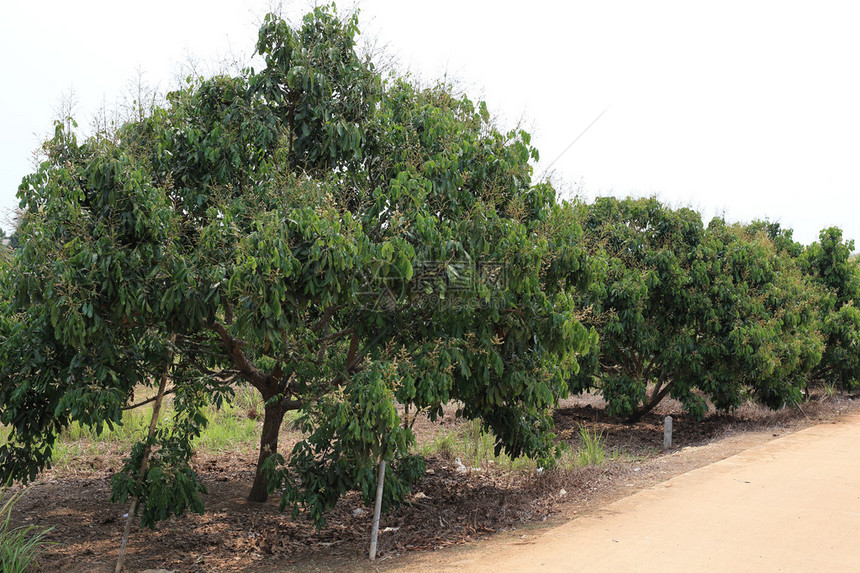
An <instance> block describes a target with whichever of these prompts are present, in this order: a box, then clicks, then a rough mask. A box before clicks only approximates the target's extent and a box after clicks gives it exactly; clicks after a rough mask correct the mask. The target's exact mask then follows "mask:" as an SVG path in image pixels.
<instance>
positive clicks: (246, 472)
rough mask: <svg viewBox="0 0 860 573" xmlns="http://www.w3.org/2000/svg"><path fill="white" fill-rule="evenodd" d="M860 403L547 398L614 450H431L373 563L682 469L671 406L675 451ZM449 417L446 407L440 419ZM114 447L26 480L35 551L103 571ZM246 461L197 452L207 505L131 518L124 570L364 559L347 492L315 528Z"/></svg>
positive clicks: (118, 534) (423, 432)
mask: <svg viewBox="0 0 860 573" xmlns="http://www.w3.org/2000/svg"><path fill="white" fill-rule="evenodd" d="M858 407H860V400H848V399H846V398H842V399H839V400H829V401H816V402H812V403H809V404H806V405H804V407H803V411H800V410H796V409H786V410H782V411H777V412H768V411H765V410H762V409H760V408H756V407H753V406H745V407H744V408H741V409H740V410H739V411H738V412H737V413H735V414H734V415H730V416H729V415H714V416H710V417H708V418H707V419H706V420H704V421H703V422H698V423H696V422H691V421H688V420H685V419H684V418H683V417H682V416H678V415H677V414H678V412H677V411H676V410H677V404H672V403H667V405H665V406H663V407H662V408H661V410H659V411H657V412H656V413H653V414H650V415H648V416H646V418H645V419H644V420H643V421H641V422H640V423H638V424H636V425H630V424H625V423H623V422H619V421H618V420H613V419H611V418H609V417H607V416H606V415H605V413H604V412H603V410H602V409H601V408H600V407H599V400H597V399H595V398H590V397H585V398H578V399H575V400H569V401H566V402H564V403H563V404H562V405H561V406H560V407H559V409H558V410H557V411H556V416H555V418H556V426H557V429H558V431H559V433H560V435H562V436H563V437H565V439H566V440H567V441H568V443H569V444H571V445H572V446H573V447H575V446H576V444H577V443H578V435H577V433H578V429H579V427H580V425H584V426H586V427H588V428H589V429H590V430H591V431H593V432H600V433H601V434H602V435H603V436H604V439H605V440H606V447H607V448H608V449H609V450H610V451H615V452H617V453H619V454H621V455H620V457H618V459H614V460H612V461H609V462H608V463H605V464H603V465H600V466H588V467H584V468H575V469H568V470H548V471H544V472H542V473H540V474H538V473H536V472H534V471H517V472H510V471H503V470H501V469H500V468H497V467H494V466H493V464H485V465H484V466H483V467H481V468H471V469H470V470H469V471H468V472H466V473H460V472H458V471H457V470H456V467H455V464H454V462H453V461H452V460H450V459H446V458H444V457H439V456H435V457H431V458H429V459H428V464H427V466H428V472H427V476H425V477H424V478H423V479H422V480H421V481H420V482H419V483H418V484H417V487H416V488H415V491H414V492H413V494H412V496H411V497H410V503H409V504H406V505H404V506H403V507H401V508H400V509H398V510H396V511H395V512H393V513H392V514H390V515H387V516H384V517H383V520H382V533H381V534H380V540H379V549H378V553H377V555H378V558H379V561H377V563H378V564H379V566H381V567H385V566H386V564H396V563H397V562H398V559H403V558H402V557H398V556H403V555H407V554H410V553H411V552H416V551H431V550H438V549H441V548H444V547H448V546H451V545H457V544H463V543H466V542H469V541H472V540H474V539H478V538H481V537H484V536H487V535H489V534H492V533H495V532H498V531H501V530H509V529H512V528H516V527H518V526H521V525H523V524H528V523H536V522H537V523H540V522H541V521H544V520H546V519H547V518H549V517H550V516H553V515H557V514H564V515H566V516H570V515H572V514H575V513H577V511H587V510H588V509H589V508H593V507H595V506H597V505H599V504H600V503H603V502H605V501H607V500H608V499H609V498H610V497H612V496H613V495H614V496H616V497H617V496H619V495H622V494H624V492H625V490H624V488H625V487H626V488H631V487H634V486H637V485H642V484H646V483H653V482H655V481H660V480H661V479H666V478H667V477H670V476H671V475H673V474H674V473H680V472H682V471H687V469H688V465H689V462H682V461H681V457H679V456H673V455H671V453H672V452H668V453H667V452H662V451H661V449H660V448H661V446H662V440H663V416H665V415H666V414H667V413H672V414H673V415H675V420H674V432H673V439H674V444H673V445H674V449H673V450H672V451H673V452H678V451H679V450H681V449H683V448H688V447H690V446H700V445H703V444H710V443H714V441H715V440H719V439H721V438H723V437H725V436H731V435H736V434H738V433H741V432H756V431H761V430H767V431H771V430H772V431H773V432H774V435H777V434H779V433H784V432H786V431H792V430H794V429H798V428H800V427H803V426H805V425H809V424H811V423H813V422H816V421H820V420H825V419H830V418H833V417H835V416H839V415H842V414H844V413H846V412H848V411H856V409H857V408H858ZM456 424H457V423H456V422H453V421H452V420H451V419H450V418H448V419H446V420H445V427H446V428H450V427H452V425H453V426H456ZM436 432H438V426H435V425H430V424H429V423H423V424H422V425H421V426H419V428H418V432H417V433H418V435H419V440H420V439H432V436H435V435H436ZM119 454H120V453H119V452H116V453H108V454H106V455H104V456H99V457H96V458H95V459H90V460H86V463H85V464H83V460H82V465H81V467H79V468H77V469H75V470H70V469H68V468H66V469H65V470H61V471H60V470H52V472H51V473H49V474H47V475H45V476H44V477H42V478H41V479H40V480H39V481H38V482H36V483H35V484H32V485H30V486H28V487H27V488H26V490H25V492H24V495H23V497H22V498H21V499H20V500H19V502H18V504H17V505H16V508H15V509H16V513H15V521H16V523H18V524H26V525H40V526H50V527H54V530H53V531H52V532H51V534H50V537H49V538H50V540H51V541H53V542H56V543H57V544H56V545H53V546H50V547H48V548H47V550H46V551H45V553H44V554H43V556H42V558H41V560H40V564H41V567H42V570H44V571H69V572H73V573H74V572H83V571H87V572H91V571H92V572H98V571H113V568H114V566H115V563H116V557H117V553H118V549H119V545H120V541H121V538H122V531H123V526H124V524H125V519H124V518H123V515H124V514H125V512H126V507H123V506H119V505H115V504H110V503H108V502H107V499H108V498H109V495H110V493H109V489H110V483H109V482H110V476H111V475H112V472H113V471H114V470H115V468H116V467H118V465H119V460H120V455H119ZM255 461H256V453H255V452H226V453H225V452H221V453H218V454H200V455H198V456H197V458H196V460H195V463H196V466H197V471H198V473H199V475H200V478H201V480H202V481H203V483H204V484H205V485H206V487H207V488H208V494H207V495H206V497H205V504H206V509H207V512H206V514H205V515H203V516H199V515H186V516H183V517H181V518H171V519H169V520H167V521H165V522H162V523H160V524H159V525H158V526H157V527H156V529H155V531H150V530H141V529H139V528H137V527H136V526H134V527H133V528H132V532H131V537H130V541H129V546H128V553H127V555H128V556H127V559H126V570H127V571H143V570H146V569H166V570H169V571H174V570H175V571H189V572H192V571H193V572H196V571H200V572H203V571H206V572H209V571H258V572H263V571H276V570H278V571H280V570H284V569H293V570H302V571H324V570H366V569H367V566H368V562H367V561H366V554H367V548H368V542H369V536H370V528H371V519H372V516H371V512H370V511H368V510H367V509H366V508H364V507H363V506H362V504H361V500H360V499H359V497H358V496H357V495H355V494H353V495H350V496H347V497H346V498H344V499H343V500H341V502H340V503H339V504H338V505H337V507H336V508H335V509H334V510H333V511H332V512H331V513H330V515H329V516H328V517H327V521H328V526H327V527H326V528H325V529H323V530H321V531H317V530H316V529H315V528H313V527H312V526H311V525H310V524H309V523H308V522H307V521H305V520H303V519H300V520H296V521H293V520H291V519H290V516H289V515H288V514H281V513H279V512H278V502H277V500H275V499H272V500H270V501H269V502H267V503H265V504H252V503H248V502H247V501H246V500H245V496H246V495H247V492H248V488H249V484H250V483H251V478H252V476H253V467H254V463H255ZM684 463H686V464H687V465H684ZM702 463H706V462H704V461H703V462H702ZM626 491H627V492H628V493H629V492H630V491H631V490H630V489H627V490H626ZM611 492H614V493H611ZM610 493H611V495H610ZM356 510H364V511H363V512H362V511H356Z"/></svg>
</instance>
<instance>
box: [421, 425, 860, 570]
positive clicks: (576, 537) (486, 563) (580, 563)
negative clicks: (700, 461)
mask: <svg viewBox="0 0 860 573" xmlns="http://www.w3.org/2000/svg"><path fill="white" fill-rule="evenodd" d="M858 534H860V416H857V415H854V416H851V417H848V418H845V419H842V420H840V421H838V422H834V423H827V424H822V425H818V426H813V427H811V428H807V429H805V430H802V431H799V432H796V433H794V434H790V435H787V436H785V437H782V438H779V439H775V440H772V441H770V442H767V443H765V444H762V445H759V446H756V447H753V448H751V449H749V450H746V451H744V452H742V453H739V454H737V455H734V456H732V457H729V458H727V459H724V460H722V461H719V462H717V463H713V464H711V465H708V466H705V467H702V468H699V469H696V470H693V471H690V472H688V473H685V474H683V475H680V476H677V477H675V478H673V479H670V480H668V481H665V482H663V483H661V484H658V485H656V486H654V487H651V488H648V489H646V490H643V491H640V492H639V493H637V494H635V495H632V496H630V497H627V498H624V499H622V500H620V501H617V502H615V503H612V504H610V505H607V506H605V507H603V508H602V509H600V510H598V511H596V512H594V513H592V514H590V515H587V516H584V517H580V518H577V519H574V520H572V521H570V522H568V523H566V524H564V525H562V526H560V527H556V528H552V529H546V530H543V531H540V530H538V531H531V532H529V533H527V534H525V535H522V534H520V536H519V537H514V538H513V539H511V538H510V537H509V538H508V539H496V540H493V541H489V542H486V543H481V544H478V545H476V546H475V547H474V548H471V549H467V550H464V551H460V552H458V553H456V554H453V555H447V556H445V555H443V554H436V555H428V556H427V558H426V559H421V560H418V561H417V562H413V563H411V564H410V566H409V569H410V571H455V570H456V571H469V572H470V573H472V572H478V571H492V572H494V573H501V572H507V571H660V572H665V571H860V541H858Z"/></svg>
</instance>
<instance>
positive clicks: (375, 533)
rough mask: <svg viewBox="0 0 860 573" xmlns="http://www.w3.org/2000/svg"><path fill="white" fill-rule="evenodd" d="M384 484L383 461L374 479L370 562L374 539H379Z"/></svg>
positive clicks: (372, 559) (373, 550)
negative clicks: (374, 492)
mask: <svg viewBox="0 0 860 573" xmlns="http://www.w3.org/2000/svg"><path fill="white" fill-rule="evenodd" d="M384 483H385V460H380V461H379V476H378V477H377V479H376V504H374V506H373V529H371V530H370V560H371V561H375V560H376V539H377V538H378V537H379V514H380V513H382V486H383V484H384Z"/></svg>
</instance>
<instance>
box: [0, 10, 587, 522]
mask: <svg viewBox="0 0 860 573" xmlns="http://www.w3.org/2000/svg"><path fill="white" fill-rule="evenodd" d="M357 33H358V29H357V20H356V18H355V17H354V16H353V17H349V18H345V19H342V18H340V17H339V16H338V15H337V14H336V12H335V11H334V9H333V8H330V7H319V8H316V9H314V11H313V12H311V13H310V14H308V15H307V16H305V18H304V19H303V20H302V21H301V24H300V25H299V26H297V27H295V28H292V27H290V26H289V25H288V24H287V23H285V22H284V21H282V20H280V19H279V18H276V17H274V16H269V17H267V18H266V20H265V22H264V24H263V25H262V27H261V29H260V33H259V38H258V42H257V51H258V52H259V54H260V55H261V56H262V57H263V59H264V60H265V68H264V69H262V70H260V71H254V70H251V69H248V70H247V71H245V72H243V73H241V74H238V75H220V76H216V77H212V78H208V79H203V78H189V81H188V85H187V86H186V87H185V88H183V89H181V90H178V91H175V92H173V93H171V94H169V95H168V97H167V105H165V106H164V107H160V108H156V109H154V110H153V111H152V113H151V114H149V115H148V116H146V117H142V118H140V120H139V121H132V122H129V123H126V124H125V125H123V126H121V127H120V128H119V130H118V131H117V133H116V134H115V135H114V136H112V137H108V136H105V135H104V134H97V135H95V136H93V137H90V138H87V139H85V140H83V141H82V142H79V141H78V138H77V137H76V135H75V133H74V132H73V131H72V130H70V129H67V128H66V127H65V125H64V123H63V122H59V123H58V124H57V128H56V132H55V135H54V137H53V138H52V139H51V140H50V141H48V142H47V143H46V144H45V151H46V154H47V159H46V160H45V161H44V162H43V163H42V164H41V165H40V166H39V169H38V170H37V171H36V172H35V173H33V174H32V175H29V176H27V177H26V178H25V179H24V181H23V182H22V185H21V187H20V190H19V197H20V201H21V207H22V209H23V210H24V214H25V215H24V217H23V222H22V224H21V226H20V228H19V235H20V238H21V248H20V249H18V250H17V251H16V252H15V254H14V257H13V259H12V261H11V263H10V265H9V266H8V268H7V269H5V272H4V276H3V281H4V284H5V286H6V287H7V290H8V292H9V293H10V298H9V300H7V301H6V302H5V303H4V312H3V313H2V314H3V319H2V320H3V321H2V331H0V336H2V337H3V347H2V348H3V350H2V353H3V355H2V365H0V422H2V423H3V424H5V425H7V426H9V427H10V429H11V433H10V436H9V439H8V440H7V443H5V444H3V445H2V446H0V475H2V477H3V479H4V480H9V479H23V480H32V479H34V478H35V476H36V475H37V473H38V472H39V471H41V470H42V469H44V468H45V467H47V466H48V465H49V464H50V461H51V457H52V454H53V451H54V447H55V444H56V440H57V436H58V434H59V433H60V432H61V431H62V430H63V428H65V427H68V426H69V425H70V424H71V423H72V422H75V421H76V422H79V423H81V424H85V425H90V426H94V427H95V428H97V429H99V430H100V429H101V428H103V427H104V426H107V427H112V426H114V425H116V424H120V423H121V421H122V412H123V409H124V408H126V407H129V406H130V405H132V404H133V403H134V402H135V396H138V400H139V396H140V394H141V392H142V391H145V389H146V388H149V387H152V386H153V385H154V384H157V381H158V380H159V379H160V378H161V376H162V375H163V374H164V373H167V374H168V375H169V379H170V380H171V383H172V392H173V395H174V414H173V418H172V420H170V421H169V422H166V423H163V424H161V425H160V426H159V430H158V432H156V435H155V436H154V438H153V439H152V440H151V441H149V442H148V443H143V442H141V443H140V444H138V445H137V446H136V447H135V448H134V449H133V451H132V452H131V454H130V457H129V460H128V462H127V464H126V466H125V468H124V470H123V471H122V472H120V473H119V474H118V475H117V476H116V477H115V478H114V480H113V487H114V497H115V499H120V500H121V499H125V498H126V497H127V496H129V495H134V496H136V497H137V498H138V499H139V500H141V504H140V507H141V512H142V520H143V523H144V524H146V525H150V526H151V525H153V524H154V523H155V522H156V521H158V520H160V519H163V518H165V517H167V516H169V515H170V514H171V513H181V512H182V511H185V510H188V509H190V510H194V511H200V510H202V503H201V501H200V497H199V494H200V492H201V491H203V486H202V485H201V484H200V483H199V482H198V481H197V479H196V475H195V474H194V472H193V471H192V468H191V465H190V457H191V454H192V442H193V440H194V438H195V437H196V436H198V435H199V434H200V432H201V431H202V429H203V428H204V427H205V425H206V419H205V416H204V415H203V408H204V406H206V405H207V404H215V405H220V404H222V403H223V401H225V400H229V399H230V397H231V395H232V393H233V390H234V388H235V387H236V385H237V384H240V383H246V384H249V385H250V386H252V387H254V388H255V389H256V390H257V391H258V392H259V393H260V395H261V396H262V397H263V399H264V400H265V417H264V422H263V429H262V435H261V446H260V453H259V460H258V466H257V472H256V478H255V482H254V484H253V485H252V488H251V492H250V499H251V500H255V501H261V500H265V499H266V497H267V496H268V495H269V494H270V493H272V492H274V491H276V490H277V491H279V492H280V494H281V496H282V505H283V506H289V507H292V508H293V509H294V511H296V512H298V511H300V510H301V509H303V508H304V509H307V510H308V515H309V516H310V517H312V518H313V519H314V520H315V521H316V522H317V523H323V521H324V512H325V510H326V509H327V508H329V507H331V506H332V504H334V503H335V502H336V501H337V499H338V498H339V496H340V495H342V494H343V493H344V492H346V491H349V490H358V491H361V492H362V493H363V495H364V497H365V500H368V501H369V500H370V496H371V492H372V489H373V488H372V485H373V482H374V473H373V468H374V467H375V465H376V463H377V462H378V461H379V460H380V459H385V460H387V461H388V462H389V464H390V467H392V468H393V471H390V472H389V473H388V474H387V475H386V488H385V491H386V504H390V503H396V502H397V501H398V500H400V499H402V498H403V496H404V495H405V493H406V492H407V491H408V488H409V487H410V485H411V483H413V482H414V481H415V480H416V479H417V478H418V477H420V475H421V474H422V472H423V461H422V460H421V459H420V458H419V457H418V456H416V455H414V454H413V453H412V452H411V450H410V448H411V446H412V444H413V443H414V436H413V434H412V432H411V429H410V421H411V420H410V418H409V415H410V414H409V413H410V412H411V415H412V416H414V415H417V414H421V415H429V416H430V417H431V418H433V417H435V416H437V415H439V414H440V413H441V407H442V405H444V404H447V403H450V402H454V401H456V402H457V403H459V404H460V405H461V406H460V414H461V415H463V416H465V417H467V418H474V419H479V420H481V421H482V422H483V424H484V425H485V426H486V427H487V428H489V429H492V430H493V432H494V433H495V435H496V436H497V438H498V447H500V448H505V449H506V450H507V451H508V452H510V453H511V454H512V455H522V454H527V455H530V456H534V457H537V458H540V459H545V460H551V459H552V457H553V456H554V455H555V453H556V450H557V445H556V443H555V441H554V439H553V436H552V433H551V431H550V430H551V426H552V419H551V409H552V407H553V405H554V404H555V403H556V402H557V400H558V398H559V396H563V395H566V393H567V381H568V379H569V377H570V375H571V374H572V373H573V372H575V371H576V370H577V368H578V365H577V357H578V356H581V355H583V354H586V353H587V352H588V351H589V350H590V349H591V348H592V347H593V345H594V343H595V342H596V334H595V333H594V331H593V330H589V329H588V328H586V327H585V326H584V325H582V324H581V322H580V321H579V320H578V319H577V316H578V312H577V307H576V305H575V301H574V297H573V296H572V295H571V293H570V292H569V286H570V285H571V284H575V283H578V282H581V281H583V280H584V273H586V267H587V265H586V264H585V256H586V255H585V253H584V251H583V250H582V248H581V246H580V245H578V244H577V242H576V240H575V239H576V237H577V236H578V233H579V231H578V228H577V227H576V222H575V221H573V220H570V219H569V217H567V215H566V214H565V212H564V211H563V210H562V209H560V208H559V207H558V206H557V205H556V203H555V192H554V190H553V189H552V187H551V186H549V185H548V184H533V182H532V180H531V175H532V167H531V165H530V161H531V160H533V159H536V158H537V151H536V150H534V149H533V148H532V147H531V146H530V140H529V136H528V134H527V133H525V132H523V131H519V130H513V131H509V132H502V131H499V130H498V129H497V128H496V127H495V126H494V124H493V123H492V122H491V121H490V116H489V113H488V111H487V108H486V106H485V105H484V104H483V103H479V104H475V103H473V102H472V101H470V100H469V99H468V98H466V97H463V96H457V95H455V94H454V93H452V90H451V89H449V88H448V87H447V86H445V85H437V86H434V87H431V88H419V87H417V86H416V85H414V84H413V83H411V82H410V81H409V80H408V79H407V78H398V77H392V78H388V79H385V78H382V77H381V76H380V74H379V73H378V72H377V71H376V70H375V69H374V67H373V65H372V63H371V62H370V61H368V60H366V59H363V58H361V57H360V56H359V55H358V53H357V51H356V43H355V38H356V34H357ZM556 261H563V262H564V267H563V268H561V267H559V263H558V262H556ZM396 404H400V405H402V406H404V407H405V408H406V412H407V415H406V417H404V416H403V415H402V414H401V413H402V412H403V410H402V409H398V408H397V405H396ZM290 410H296V411H298V413H299V421H298V424H299V426H300V427H301V428H302V429H303V430H304V432H305V436H306V437H305V439H304V440H303V441H301V442H300V443H299V444H298V445H297V446H296V447H295V448H294V449H293V451H292V452H291V453H290V454H289V455H286V456H284V455H282V454H281V453H280V452H279V451H278V431H279V429H280V427H281V424H282V422H283V419H284V416H285V414H286V412H288V411H290ZM154 446H157V447H154ZM145 448H151V449H152V451H153V453H152V457H151V458H150V460H149V468H148V471H147V472H146V475H145V479H143V480H139V479H137V476H138V471H139V467H140V465H141V459H142V457H143V451H144V449H145Z"/></svg>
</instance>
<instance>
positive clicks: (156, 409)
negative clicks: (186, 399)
mask: <svg viewBox="0 0 860 573" xmlns="http://www.w3.org/2000/svg"><path fill="white" fill-rule="evenodd" d="M175 341H176V335H175V334H174V335H173V336H171V337H170V346H171V349H170V350H168V353H167V364H166V365H165V366H164V373H163V374H162V375H161V380H160V381H159V383H158V395H157V396H156V398H155V404H153V405H152V417H151V418H150V420H149V434H148V438H147V444H146V446H145V447H144V449H143V458H142V459H141V460H140V473H139V474H138V476H137V478H138V481H139V483H143V480H144V479H145V478H146V472H147V471H148V466H149V455H150V454H151V453H152V447H151V446H150V445H149V442H150V441H151V440H152V438H153V436H155V428H156V427H157V426H158V415H159V413H160V412H161V402H162V401H163V400H164V390H165V388H166V387H167V373H168V371H169V369H170V364H171V363H172V362H173V348H172V347H173V343H174V342H175ZM136 509H137V498H132V500H131V505H130V506H129V508H128V519H126V521H125V530H124V531H123V534H122V544H121V545H120V547H119V558H118V559H117V561H116V569H114V573H120V571H122V564H123V561H125V546H126V544H127V543H128V533H129V531H130V530H131V520H132V516H133V515H134V512H135V510H136Z"/></svg>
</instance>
